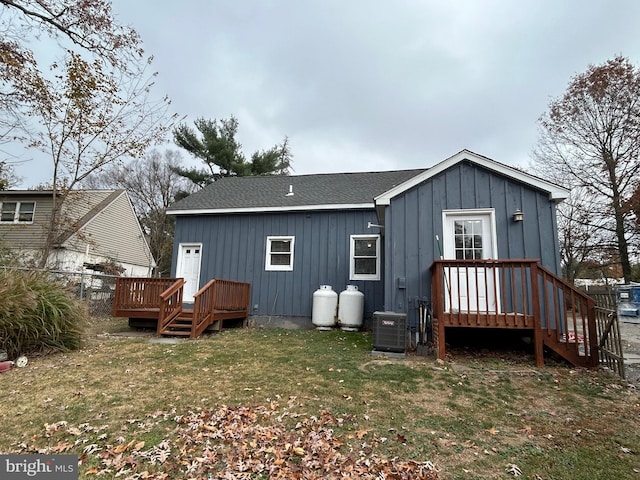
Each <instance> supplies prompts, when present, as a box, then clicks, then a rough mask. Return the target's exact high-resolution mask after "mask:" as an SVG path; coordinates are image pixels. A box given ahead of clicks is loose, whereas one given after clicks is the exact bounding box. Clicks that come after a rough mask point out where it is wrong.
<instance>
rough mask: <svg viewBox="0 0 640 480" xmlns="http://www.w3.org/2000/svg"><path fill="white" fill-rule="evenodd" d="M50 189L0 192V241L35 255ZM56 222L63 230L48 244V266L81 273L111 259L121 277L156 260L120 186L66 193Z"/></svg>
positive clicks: (147, 269)
mask: <svg viewBox="0 0 640 480" xmlns="http://www.w3.org/2000/svg"><path fill="white" fill-rule="evenodd" d="M52 199H53V196H52V192H51V191H50V190H48V191H37V190H8V191H1V192H0V246H2V248H7V249H9V250H11V251H13V252H14V253H17V254H19V255H20V256H21V257H24V258H35V257H37V256H38V253H39V252H40V251H41V249H42V248H43V247H44V245H45V239H46V231H47V227H48V225H49V222H50V218H51V211H52V203H53V202H52ZM60 224H61V225H62V226H63V227H62V228H65V229H66V231H65V232H64V233H63V234H62V235H61V236H60V239H59V242H57V244H56V245H54V246H53V248H52V249H51V253H50V255H49V258H48V260H47V267H48V268H54V269H58V270H65V271H73V272H80V271H83V269H89V270H96V269H98V270H99V268H100V267H99V265H101V264H103V263H109V262H115V263H116V264H117V265H119V266H121V267H123V268H124V269H125V271H124V272H123V275H126V276H139V277H146V276H150V275H151V273H152V270H153V267H154V265H155V261H154V259H153V256H152V255H151V251H150V250H149V246H148V244H147V241H146V239H145V236H144V233H143V231H142V229H141V227H140V223H139V222H138V219H137V218H136V215H135V212H134V210H133V206H132V205H131V201H130V200H129V196H128V195H127V193H126V191H124V190H79V191H73V192H71V193H69V197H68V199H67V200H66V203H65V207H64V209H63V211H62V213H61V221H60Z"/></svg>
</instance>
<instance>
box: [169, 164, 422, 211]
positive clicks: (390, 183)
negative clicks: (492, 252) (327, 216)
mask: <svg viewBox="0 0 640 480" xmlns="http://www.w3.org/2000/svg"><path fill="white" fill-rule="evenodd" d="M424 171H425V169H417V170H396V171H387V172H363V173H328V174H317V175H291V176H286V175H278V176H261V177H225V178H222V179H221V180H218V181H217V182H214V183H212V184H211V185H209V186H207V187H206V188H204V189H202V190H200V191H198V192H196V193H194V194H192V195H190V196H188V197H187V198H185V199H183V200H180V201H179V202H176V203H175V204H173V205H172V206H170V207H169V209H168V211H169V212H174V213H187V212H186V211H203V210H204V211H211V210H233V209H249V210H250V209H259V210H265V209H269V208H274V209H286V208H288V207H291V208H296V209H301V208H304V207H309V209H313V207H314V206H319V205H323V206H328V205H336V206H337V205H362V204H369V205H372V204H373V198H374V197H376V196H377V195H380V194H382V193H384V192H386V191H388V190H389V189H391V188H393V187H394V186H396V185H399V184H401V183H403V182H405V181H407V180H409V179H410V178H413V177H415V176H416V175H418V174H420V173H422V172H424ZM290 186H291V190H292V191H293V195H287V193H288V192H289V189H290ZM194 213H195V212H194Z"/></svg>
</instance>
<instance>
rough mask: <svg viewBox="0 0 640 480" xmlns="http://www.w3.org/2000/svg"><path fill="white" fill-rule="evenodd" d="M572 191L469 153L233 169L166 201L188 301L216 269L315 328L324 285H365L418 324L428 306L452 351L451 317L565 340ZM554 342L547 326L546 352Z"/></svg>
mask: <svg viewBox="0 0 640 480" xmlns="http://www.w3.org/2000/svg"><path fill="white" fill-rule="evenodd" d="M568 194H569V192H568V191H567V190H565V189H563V188H561V187H559V186H557V185H554V184H552V183H549V182H547V181H545V180H542V179H540V178H537V177H535V176H532V175H530V174H527V173H525V172H523V171H521V170H518V169H515V168H513V167H510V166H507V165H505V164H502V163H498V162H496V161H494V160H491V159H489V158H487V157H483V156H481V155H478V154H476V153H473V152H470V151H468V150H463V151H461V152H459V153H457V154H456V155H454V156H452V157H450V158H447V159H446V160H444V161H442V162H440V163H437V164H436V165H434V166H432V167H430V168H424V169H417V170H402V171H386V172H364V173H335V174H318V175H299V176H259V177H226V178H222V179H221V180H219V181H216V182H214V183H213V184H211V185H209V186H208V187H206V188H204V189H202V190H201V191H199V192H197V193H195V194H193V195H191V196H189V197H187V198H185V199H183V200H181V201H179V202H177V203H175V204H174V205H173V206H171V207H170V208H169V210H168V213H170V214H172V215H175V217H176V228H175V239H174V255H173V265H172V274H173V276H174V277H176V278H184V279H185V281H186V283H185V285H184V300H185V301H189V300H190V299H193V296H194V294H195V293H196V292H197V291H198V289H199V288H200V287H201V286H202V285H203V284H205V283H206V282H208V281H209V280H210V279H212V278H224V279H229V280H236V281H242V282H248V283H250V284H251V294H250V303H249V314H250V318H251V319H252V320H253V322H254V323H256V324H271V325H286V324H293V325H296V326H300V327H310V326H311V314H312V303H313V293H314V291H316V290H317V289H318V288H319V287H320V286H321V285H331V286H332V287H333V289H334V290H335V291H336V292H340V291H342V290H344V289H345V287H346V285H356V286H357V287H358V289H359V290H360V291H361V292H362V293H363V294H364V317H365V319H370V318H371V316H372V314H373V312H376V311H389V312H397V313H404V314H406V316H407V323H408V325H409V328H410V329H411V328H412V329H414V330H415V329H416V328H417V325H418V324H419V323H420V322H421V321H422V317H421V313H420V312H422V311H423V309H421V308H420V307H421V306H422V307H424V306H425V305H431V306H432V308H433V320H434V322H433V332H434V341H435V342H436V344H437V345H440V348H441V349H442V350H441V351H440V352H439V354H440V355H441V356H444V332H445V330H444V327H445V326H446V327H451V326H453V327H456V326H458V327H490V328H491V327H493V328H524V329H533V328H534V327H535V328H536V329H537V330H540V331H541V332H542V331H543V330H544V331H545V332H547V333H548V334H549V335H548V336H551V333H549V332H550V330H551V329H553V330H554V335H555V337H557V338H556V340H558V341H562V338H561V337H562V335H564V336H565V337H566V331H565V330H564V329H560V328H556V325H557V324H558V323H559V322H561V321H562V322H565V320H566V319H565V318H564V314H563V313H558V312H560V311H561V310H564V309H559V308H557V302H558V301H564V299H565V298H567V297H568V296H569V295H574V291H573V290H570V291H569V290H558V288H559V286H558V285H559V284H557V282H562V280H561V279H559V278H558V277H557V273H558V272H559V271H560V262H559V254H558V252H559V246H558V236H557V230H556V204H557V203H558V202H560V201H562V200H563V199H564V198H566V197H567V196H568ZM562 288H563V289H564V288H570V287H568V286H566V287H565V286H563V287H562ZM554 298H555V299H556V300H554V301H555V302H556V304H555V312H556V313H553V312H552V310H553V304H550V303H549V302H551V300H549V299H554ZM558 299H560V300H558ZM541 309H542V310H541ZM545 309H546V311H547V314H546V315H544V310H545ZM545 329H546V330H545ZM537 330H536V331H537ZM586 330H587V329H586V328H585V332H583V336H586V335H587V333H586ZM565 340H566V338H565ZM549 342H551V341H549ZM547 343H548V342H547V341H546V334H544V339H543V333H540V336H539V337H536V345H537V347H536V352H537V353H538V350H540V352H541V349H542V345H543V344H544V345H547ZM552 348H553V347H552ZM559 348H560V347H558V348H556V349H559Z"/></svg>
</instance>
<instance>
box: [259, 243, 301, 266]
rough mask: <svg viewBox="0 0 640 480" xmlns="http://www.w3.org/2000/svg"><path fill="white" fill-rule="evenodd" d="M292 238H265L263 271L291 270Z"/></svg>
mask: <svg viewBox="0 0 640 480" xmlns="http://www.w3.org/2000/svg"><path fill="white" fill-rule="evenodd" d="M294 240H295V238H294V237H267V260H266V263H265V270H280V271H291V270H293V244H294Z"/></svg>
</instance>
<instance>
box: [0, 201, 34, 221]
mask: <svg viewBox="0 0 640 480" xmlns="http://www.w3.org/2000/svg"><path fill="white" fill-rule="evenodd" d="M1 205H2V206H1V207H0V222H4V223H32V222H33V212H34V211H35V209H36V203H35V202H2V204H1Z"/></svg>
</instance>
